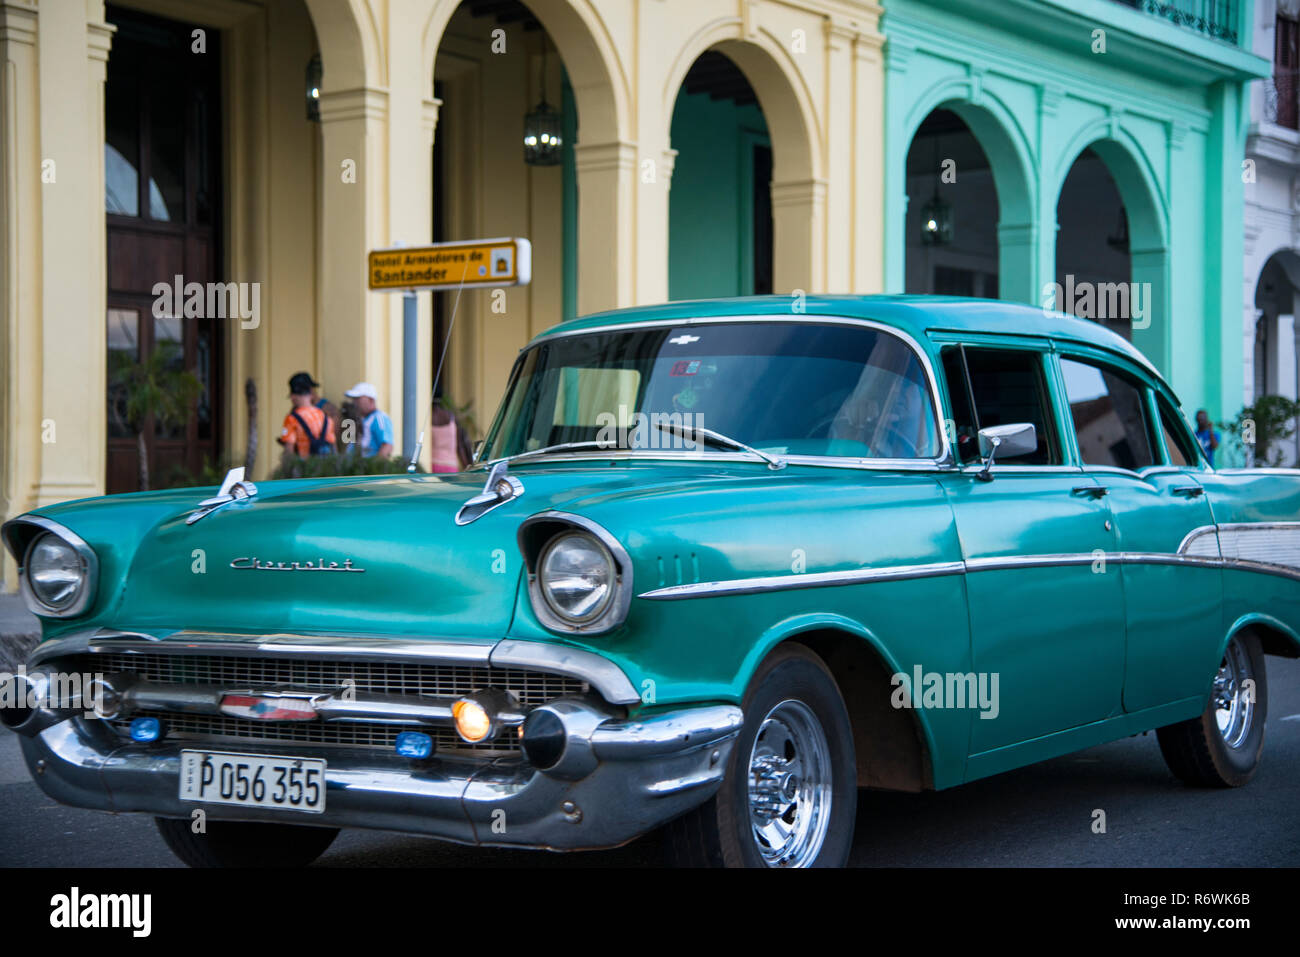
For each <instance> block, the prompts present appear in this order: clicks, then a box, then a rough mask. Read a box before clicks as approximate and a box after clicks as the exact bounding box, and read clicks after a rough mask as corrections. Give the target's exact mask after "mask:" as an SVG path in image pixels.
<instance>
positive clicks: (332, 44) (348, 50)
mask: <svg viewBox="0 0 1300 957" xmlns="http://www.w3.org/2000/svg"><path fill="white" fill-rule="evenodd" d="M305 3H306V4H307V12H308V13H309V14H311V21H312V26H313V27H315V29H316V42H317V44H318V45H319V46H320V51H321V63H322V64H323V65H324V66H325V70H324V74H323V76H322V78H321V92H322V93H323V94H326V93H333V92H337V91H341V90H355V89H360V88H362V87H372V88H374V87H386V86H387V85H388V79H387V69H386V64H385V61H384V55H383V47H382V44H381V43H380V40H379V26H378V24H377V23H375V20H374V16H373V14H372V12H371V10H370V7H369V5H368V4H366V3H365V2H364V0H305Z"/></svg>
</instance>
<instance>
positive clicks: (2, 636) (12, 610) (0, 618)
mask: <svg viewBox="0 0 1300 957" xmlns="http://www.w3.org/2000/svg"><path fill="white" fill-rule="evenodd" d="M40 635H41V626H40V623H39V622H38V621H37V620H36V616H35V615H33V614H32V613H31V612H29V611H28V610H27V606H26V605H24V604H23V600H22V599H21V598H19V597H18V596H17V595H7V594H3V593H0V671H13V670H14V669H15V668H17V667H18V665H20V664H21V663H23V662H25V661H26V660H27V656H28V655H30V654H31V651H32V649H33V648H35V647H36V642H37V640H38V639H39V638H40Z"/></svg>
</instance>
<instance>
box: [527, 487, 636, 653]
mask: <svg viewBox="0 0 1300 957" xmlns="http://www.w3.org/2000/svg"><path fill="white" fill-rule="evenodd" d="M572 536H578V537H580V538H582V539H584V540H586V541H587V542H588V543H589V544H590V545H592V546H594V547H595V548H596V549H597V550H598V552H599V553H600V554H601V555H602V557H603V558H604V559H605V561H607V562H608V563H609V566H610V570H611V574H610V576H609V581H610V595H609V596H608V598H606V600H605V601H604V602H603V604H602V605H601V606H600V607H599V609H598V610H597V611H596V612H594V613H593V614H590V615H587V616H584V617H582V618H574V617H572V616H570V615H567V614H565V613H564V611H563V610H562V609H561V608H560V607H558V606H557V605H556V603H555V602H553V601H552V600H551V598H550V596H549V594H548V593H547V590H546V588H545V584H544V583H543V581H542V580H541V574H542V567H543V563H544V561H545V560H546V558H547V557H548V556H549V555H550V554H551V552H552V551H553V549H554V548H555V547H556V546H557V545H559V544H560V543H561V542H563V541H564V540H565V539H567V538H570V537H572ZM519 549H520V551H521V552H522V553H523V556H524V563H525V565H526V567H527V574H528V597H529V601H530V602H531V604H532V607H533V613H534V614H535V615H536V616H537V620H538V621H539V622H541V623H542V625H544V626H545V627H546V628H548V629H549V630H551V631H556V632H560V633H562V634H572V635H599V634H604V633H606V632H609V631H613V630H614V629H615V628H617V627H619V626H620V625H621V624H623V621H624V620H625V619H626V618H627V613H628V609H629V607H630V606H631V603H632V561H631V559H630V558H629V557H628V554H627V550H626V549H624V548H623V546H622V545H621V544H620V543H619V541H618V539H616V538H615V537H614V536H613V535H611V534H610V533H609V532H608V531H607V530H606V529H604V528H602V527H601V526H600V525H597V524H596V523H595V522H593V521H591V520H590V519H588V518H583V517H582V516H580V515H572V514H569V513H567V512H541V513H539V514H537V515H533V516H530V517H529V518H527V519H525V520H524V522H523V523H522V524H521V525H520V526H519Z"/></svg>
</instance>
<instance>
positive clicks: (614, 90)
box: [421, 0, 636, 314]
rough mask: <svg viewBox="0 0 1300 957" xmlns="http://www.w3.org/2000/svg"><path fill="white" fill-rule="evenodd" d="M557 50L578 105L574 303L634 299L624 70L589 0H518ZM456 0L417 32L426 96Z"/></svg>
mask: <svg viewBox="0 0 1300 957" xmlns="http://www.w3.org/2000/svg"><path fill="white" fill-rule="evenodd" d="M524 4H525V6H527V8H528V9H529V11H530V12H531V13H532V14H533V16H535V17H536V18H537V20H538V22H539V23H541V25H542V26H543V28H545V30H546V32H547V34H548V35H549V36H550V38H551V40H552V41H553V42H554V43H555V45H556V47H557V49H558V50H559V55H560V59H561V60H562V62H563V63H564V68H565V70H566V72H567V73H568V77H569V85H570V87H571V88H572V90H573V97H574V102H575V105H576V107H577V120H578V127H577V138H576V141H575V143H574V160H575V165H576V173H577V203H578V224H577V258H578V267H577V276H578V284H577V286H578V288H577V300H578V301H577V310H578V312H579V313H580V314H582V313H589V312H596V311H599V310H602V309H614V308H618V307H620V306H629V305H631V304H632V303H633V301H634V299H635V289H636V261H635V248H636V247H635V244H636V235H635V229H634V224H635V198H636V180H635V174H636V145H635V144H636V136H635V135H634V133H633V131H632V109H631V94H630V86H629V82H628V75H627V70H626V68H625V67H624V65H623V63H622V61H621V60H620V58H619V55H618V51H617V48H616V46H615V43H614V39H613V37H612V36H611V35H610V33H609V30H608V28H607V26H606V24H605V21H604V19H603V18H602V17H601V16H600V14H599V13H598V12H597V9H596V3H595V2H594V0H524ZM460 6H461V0H436V2H435V3H434V5H433V9H432V11H431V12H430V15H429V19H428V20H427V21H426V23H425V25H424V32H423V34H422V36H421V57H422V63H421V77H422V81H421V82H422V86H423V89H424V90H425V95H426V96H429V97H430V98H431V97H432V96H433V79H434V69H435V65H436V63H437V59H438V49H439V47H440V46H441V44H442V39H443V35H444V34H445V32H446V30H447V24H448V23H449V22H450V20H451V18H452V16H453V15H454V14H455V12H456V10H457V9H458V8H459V7H460Z"/></svg>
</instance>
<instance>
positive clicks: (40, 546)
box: [25, 532, 86, 611]
mask: <svg viewBox="0 0 1300 957" xmlns="http://www.w3.org/2000/svg"><path fill="white" fill-rule="evenodd" d="M25 565H26V568H25V570H26V572H27V582H28V585H29V586H30V587H31V590H32V594H33V595H34V596H35V597H36V600H37V601H39V602H40V603H41V604H42V605H45V606H46V607H47V608H49V609H51V610H52V611H61V610H63V609H65V608H67V607H68V606H70V605H71V604H72V603H73V602H75V601H76V600H77V596H78V595H80V594H81V590H82V588H83V587H85V584H86V566H85V563H84V562H83V561H82V560H81V556H80V555H78V554H77V550H76V549H75V548H73V547H72V546H71V545H69V544H68V543H67V542H65V541H64V540H63V539H61V538H59V537H58V536H57V535H55V534H53V533H52V532H46V533H45V534H43V535H42V536H41V537H40V538H38V539H36V541H34V542H32V545H31V548H29V549H28V551H27V561H26V562H25Z"/></svg>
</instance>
